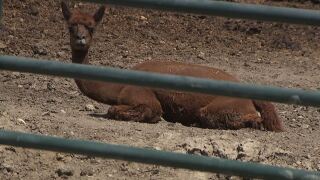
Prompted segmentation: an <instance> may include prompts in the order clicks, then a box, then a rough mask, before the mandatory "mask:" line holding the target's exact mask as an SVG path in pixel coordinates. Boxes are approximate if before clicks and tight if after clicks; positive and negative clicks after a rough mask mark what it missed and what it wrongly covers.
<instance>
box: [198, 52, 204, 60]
mask: <svg viewBox="0 0 320 180" xmlns="http://www.w3.org/2000/svg"><path fill="white" fill-rule="evenodd" d="M197 58H199V59H203V60H204V59H205V54H204V52H200V53H199V54H198V56H197Z"/></svg>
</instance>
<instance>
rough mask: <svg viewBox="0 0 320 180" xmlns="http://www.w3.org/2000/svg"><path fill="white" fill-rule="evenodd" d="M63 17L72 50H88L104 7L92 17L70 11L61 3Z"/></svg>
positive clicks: (77, 11)
mask: <svg viewBox="0 0 320 180" xmlns="http://www.w3.org/2000/svg"><path fill="white" fill-rule="evenodd" d="M61 8H62V13H63V17H64V19H65V20H66V22H67V25H68V29H69V35H70V45H71V48H72V49H73V50H88V49H89V47H90V44H91V41H92V38H93V33H94V31H95V29H96V27H97V25H98V24H99V22H100V21H101V20H102V17H103V15H104V11H105V6H101V7H100V8H99V9H98V10H97V11H96V12H95V13H94V14H93V15H91V14H87V13H83V12H81V11H79V10H78V9H74V10H70V9H69V7H68V6H67V4H66V3H65V2H63V1H62V2H61Z"/></svg>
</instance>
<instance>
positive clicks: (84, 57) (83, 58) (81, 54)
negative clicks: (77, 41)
mask: <svg viewBox="0 0 320 180" xmlns="http://www.w3.org/2000/svg"><path fill="white" fill-rule="evenodd" d="M88 52H89V50H88V49H84V50H75V49H72V62H73V63H78V64H89V58H88Z"/></svg>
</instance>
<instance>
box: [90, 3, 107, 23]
mask: <svg viewBox="0 0 320 180" xmlns="http://www.w3.org/2000/svg"><path fill="white" fill-rule="evenodd" d="M105 10H106V7H105V6H101V7H100V8H99V9H98V11H97V12H96V13H95V14H94V15H93V18H94V20H95V21H96V23H99V22H100V21H101V20H102V17H103V15H104V11H105Z"/></svg>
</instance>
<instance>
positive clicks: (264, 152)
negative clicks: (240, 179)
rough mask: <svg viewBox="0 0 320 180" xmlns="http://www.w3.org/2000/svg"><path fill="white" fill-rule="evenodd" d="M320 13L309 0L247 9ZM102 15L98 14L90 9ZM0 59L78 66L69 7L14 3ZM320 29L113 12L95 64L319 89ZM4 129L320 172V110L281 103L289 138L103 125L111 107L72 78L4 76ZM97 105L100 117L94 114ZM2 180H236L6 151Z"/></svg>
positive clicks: (34, 0)
mask: <svg viewBox="0 0 320 180" xmlns="http://www.w3.org/2000/svg"><path fill="white" fill-rule="evenodd" d="M241 2H251V3H261V4H272V5H277V6H287V7H301V8H309V9H320V6H319V5H317V4H313V3H311V2H309V1H290V2H286V1H254V0H250V1H249V0H248V1H241ZM80 6H83V8H84V9H86V10H88V11H89V12H92V11H93V10H94V8H96V6H94V5H88V4H80ZM3 20H4V25H5V28H4V29H3V30H2V31H1V34H0V53H1V54H6V55H16V56H26V57H33V58H41V59H50V60H56V61H68V62H69V59H70V55H71V54H70V48H69V44H68V34H67V30H66V28H65V25H64V22H63V18H62V14H61V10H60V7H59V2H58V1H54V0H46V1H40V0H28V1H26V0H10V1H9V0H5V1H4V18H3ZM319 39H320V29H319V28H317V27H312V26H299V25H289V24H280V23H269V22H257V21H246V20H238V19H227V18H220V17H209V16H198V15H190V14H178V13H169V12H158V11H151V10H141V9H132V8H124V7H108V9H107V11H106V16H105V18H104V19H103V22H102V24H101V25H100V27H99V29H98V30H97V34H96V36H95V44H94V45H93V47H92V49H91V55H90V59H91V61H92V64H96V65H108V66H113V67H120V68H127V67H131V66H132V65H134V64H136V63H139V62H142V61H148V60H151V59H157V60H170V61H171V60H175V61H181V62H189V63H197V64H203V65H207V66H212V67H218V68H220V69H224V70H226V71H227V72H230V73H232V74H234V75H236V76H238V77H239V78H240V79H242V80H243V81H244V82H248V83H256V84H265V85H275V86H280V87H294V88H304V89H312V90H317V89H319V84H320V78H319V69H320V51H319V48H320V43H319V42H320V41H319ZM0 82H1V85H0V94H1V96H0V127H1V128H4V129H8V130H15V131H23V132H32V133H38V134H44V135H55V136H60V137H68V138H80V139H86V140H95V141H102V142H107V143H114V144H127V145H132V146H136V147H150V148H155V149H161V150H168V151H175V152H183V153H196V154H202V155H207V156H217V157H222V158H228V159H238V160H243V161H253V162H261V163H265V164H272V165H278V166H284V167H296V168H302V169H308V170H318V171H319V170H320V157H319V154H320V149H319V147H320V139H319V135H320V129H319V128H320V109H319V108H313V107H301V106H294V105H285V104H276V106H277V108H278V111H279V115H280V117H281V119H282V120H283V121H284V125H285V129H286V132H283V133H272V132H264V131H258V130H252V129H242V130H238V131H232V130H210V129H200V128H194V127H185V126H183V125H181V124H178V123H176V124H174V123H169V122H165V121H163V122H160V123H158V124H143V123H135V122H124V121H115V120H108V119H103V118H97V117H93V116H91V114H92V113H103V112H106V111H107V108H108V105H105V104H100V103H97V102H94V101H92V100H90V99H89V98H87V97H85V96H83V95H82V94H81V93H80V92H79V90H78V89H77V87H76V85H75V83H74V82H73V80H72V79H65V78H58V77H49V76H40V75H33V74H25V73H17V72H7V71H0ZM90 105H93V106H94V108H93V109H92V108H86V107H87V106H90ZM0 152H1V153H0V172H1V173H0V178H1V179H61V178H69V179H129V178H130V179H226V178H230V177H226V176H222V175H217V174H211V173H201V172H196V171H187V170H181V169H173V168H167V167H161V166H153V165H144V164H139V163H131V162H125V161H118V160H108V159H101V158H94V157H87V156H81V155H74V154H63V153H54V152H46V151H38V150H30V149H23V148H15V147H7V146H0Z"/></svg>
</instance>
